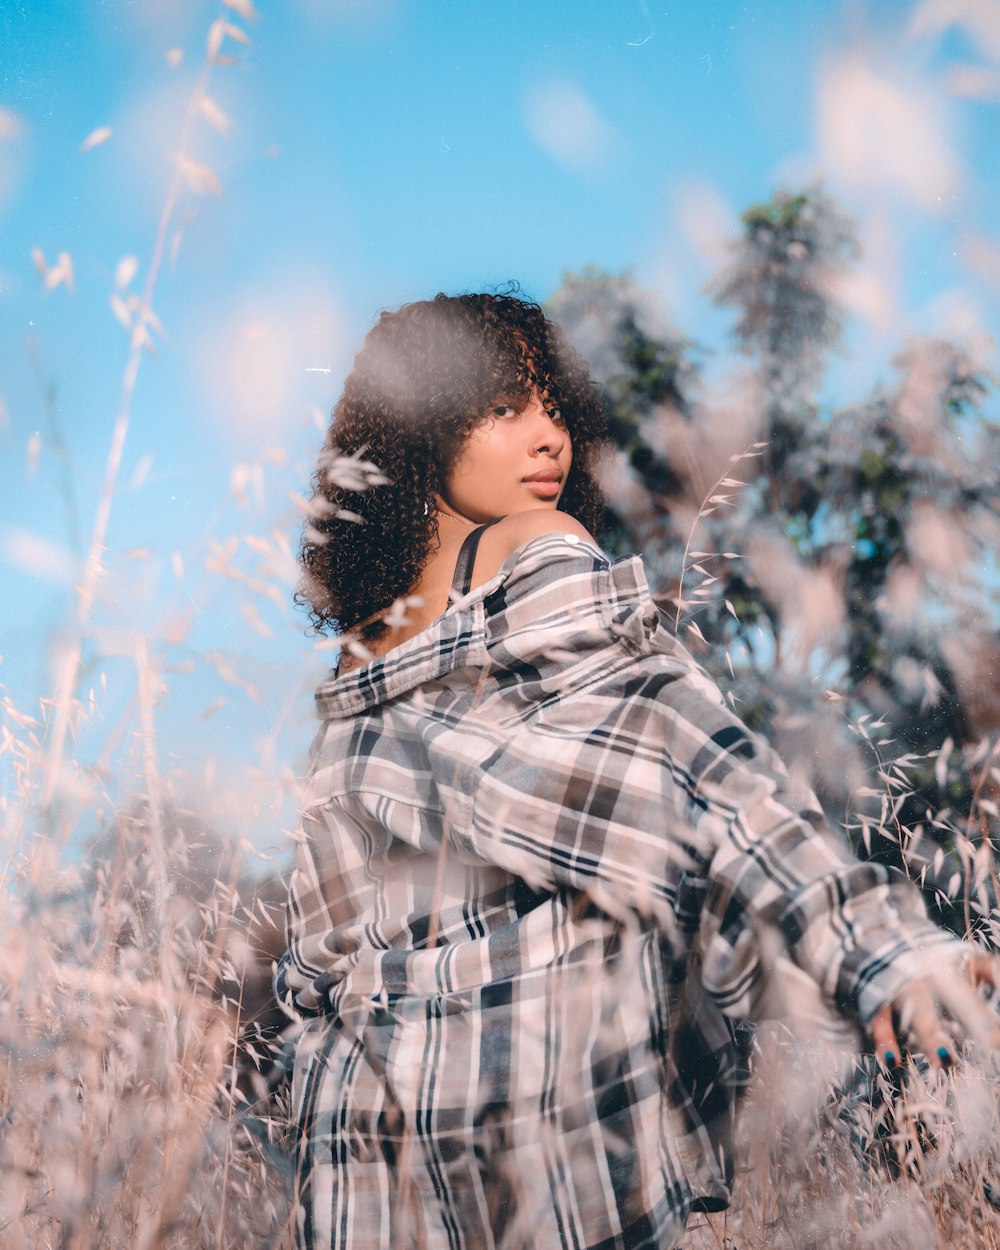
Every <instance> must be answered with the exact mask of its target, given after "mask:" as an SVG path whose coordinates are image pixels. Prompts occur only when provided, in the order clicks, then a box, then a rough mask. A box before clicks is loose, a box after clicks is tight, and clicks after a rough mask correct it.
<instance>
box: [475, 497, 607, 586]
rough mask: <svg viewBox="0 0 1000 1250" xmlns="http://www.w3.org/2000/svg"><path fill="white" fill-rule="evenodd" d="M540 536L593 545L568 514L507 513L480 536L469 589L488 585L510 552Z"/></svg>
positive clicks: (591, 538)
mask: <svg viewBox="0 0 1000 1250" xmlns="http://www.w3.org/2000/svg"><path fill="white" fill-rule="evenodd" d="M541 534H575V535H576V537H577V538H585V539H587V541H588V542H594V541H595V539H594V536H593V535H592V534H591V533H590V531H589V530H588V529H587V528H586V527H585V526H583V525H581V524H580V522H579V521H578V520H577V519H576V517H571V516H570V515H569V513H568V512H559V511H556V510H555V509H553V508H530V509H528V510H527V511H525V512H514V513H511V515H510V516H505V517H504V518H503V519H502V520H500V521H497V522H496V524H495V525H491V526H490V528H489V529H488V530H487V531H486V532H485V533H484V534H483V537H482V541H481V542H480V544H479V550H478V552H477V553H476V563H475V571H474V573H473V576H472V584H473V586H478V585H480V584H481V583H482V582H486V581H489V579H490V578H491V577H492V576H493V575H494V573H496V572H497V570H498V569H499V568H500V566H501V564H503V562H504V560H506V559H507V557H508V556H509V555H510V554H511V553H512V552H514V551H516V550H517V549H518V547H521V546H523V545H524V544H525V543H526V542H528V541H529V540H530V539H532V538H537V537H538V536H539V535H541Z"/></svg>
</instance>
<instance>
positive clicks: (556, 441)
mask: <svg viewBox="0 0 1000 1250" xmlns="http://www.w3.org/2000/svg"><path fill="white" fill-rule="evenodd" d="M572 463H573V448H572V445H571V443H570V438H569V431H568V430H567V429H566V423H565V422H564V421H563V419H562V416H561V415H560V413H559V409H558V408H555V407H553V406H552V405H551V404H550V403H549V402H548V401H546V400H545V399H544V398H543V397H542V395H540V394H539V392H538V391H537V390H533V391H532V392H531V395H530V397H529V398H528V400H527V402H526V403H525V404H524V405H523V406H522V407H514V406H512V405H510V404H499V405H497V406H496V407H495V408H491V409H490V410H489V412H488V413H487V414H486V419H485V420H484V421H483V422H482V423H481V424H480V425H477V426H476V427H475V428H474V429H473V431H472V433H471V434H470V435H469V437H468V439H467V441H466V443H465V446H464V447H463V448H462V450H461V452H460V453H459V455H458V459H457V460H456V461H455V463H454V465H452V468H451V471H450V473H449V474H448V477H447V480H446V483H445V490H444V492H443V502H444V505H445V507H446V508H447V509H448V510H449V511H450V512H454V513H456V514H457V515H458V516H460V517H465V518H466V519H467V520H469V521H475V522H476V523H477V524H482V523H483V522H485V521H495V520H498V519H499V518H500V517H505V516H510V515H511V513H514V512H525V511H527V510H528V509H529V508H557V507H558V506H559V500H560V498H561V497H562V493H563V490H564V489H565V486H566V478H567V476H568V474H569V469H570V465H571V464H572Z"/></svg>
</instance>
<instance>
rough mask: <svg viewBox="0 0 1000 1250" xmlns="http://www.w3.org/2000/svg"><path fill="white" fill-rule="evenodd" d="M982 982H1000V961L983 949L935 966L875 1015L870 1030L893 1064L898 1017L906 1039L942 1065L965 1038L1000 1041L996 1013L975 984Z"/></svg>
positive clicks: (996, 1044)
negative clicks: (942, 965)
mask: <svg viewBox="0 0 1000 1250" xmlns="http://www.w3.org/2000/svg"><path fill="white" fill-rule="evenodd" d="M983 985H989V986H992V987H993V988H994V989H995V988H997V987H998V986H1000V961H998V960H997V959H996V957H994V956H990V955H983V954H981V953H979V952H970V953H969V954H968V955H967V956H966V957H965V958H964V959H963V961H962V964H961V965H959V964H951V965H949V966H946V967H943V968H938V969H934V970H933V971H931V972H929V973H928V975H927V976H926V977H921V978H920V979H919V980H917V981H912V982H911V983H910V984H909V985H908V986H907V987H906V989H905V990H904V991H903V992H902V993H901V994H900V995H899V996H898V997H897V999H896V1000H895V1002H893V1003H892V1004H891V1005H889V1006H886V1007H883V1008H882V1010H881V1011H880V1012H878V1014H877V1015H876V1016H874V1017H873V1019H872V1023H871V1026H870V1027H871V1036H872V1042H873V1044H874V1046H875V1049H876V1051H877V1053H878V1054H880V1055H881V1056H882V1057H883V1059H884V1060H885V1062H886V1063H887V1064H888V1065H889V1066H890V1067H891V1066H892V1065H893V1063H894V1062H895V1061H896V1060H897V1059H898V1057H899V1053H900V1051H899V1045H898V1039H897V1037H896V1033H895V1029H894V1026H893V1022H894V1017H895V1018H898V1021H899V1032H900V1035H901V1036H902V1037H903V1038H904V1040H905V1041H906V1043H907V1044H908V1045H910V1046H912V1048H913V1049H915V1050H920V1051H922V1052H923V1053H924V1054H925V1055H926V1056H927V1058H928V1059H929V1060H930V1061H931V1063H933V1064H936V1065H937V1066H938V1067H947V1066H948V1065H949V1064H950V1063H952V1062H953V1061H954V1059H955V1055H956V1046H957V1045H959V1044H960V1043H962V1042H963V1041H965V1040H966V1039H969V1040H972V1041H975V1042H978V1043H980V1044H981V1045H983V1046H986V1047H990V1048H998V1047H1000V1024H998V1020H997V1015H996V1013H995V1011H994V1010H993V1008H992V1007H991V1006H990V1005H989V1003H987V1002H986V1001H985V1000H984V999H983V997H982V995H981V994H980V993H979V991H978V990H977V989H975V988H974V987H975V986H983ZM890 1052H891V1053H892V1058H891V1059H890V1057H889V1055H890Z"/></svg>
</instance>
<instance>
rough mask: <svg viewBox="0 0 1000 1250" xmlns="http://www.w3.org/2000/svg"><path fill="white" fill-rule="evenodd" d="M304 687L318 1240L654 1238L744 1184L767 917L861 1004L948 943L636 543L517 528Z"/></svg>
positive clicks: (301, 1113) (305, 1119)
mask: <svg viewBox="0 0 1000 1250" xmlns="http://www.w3.org/2000/svg"><path fill="white" fill-rule="evenodd" d="M317 705H318V710H319V714H320V717H321V719H322V726H321V729H320V731H319V733H318V735H317V738H316V741H315V744H314V748H313V756H312V764H311V771H310V777H309V782H308V788H307V798H306V803H305V807H304V811H303V816H302V824H301V830H300V835H299V836H300V842H299V844H298V848H297V857H296V864H295V868H294V871H293V874H292V881H291V887H290V900H289V912H288V942H289V947H288V952H287V954H286V956H285V957H284V959H283V960H282V962H281V964H280V966H279V969H278V974H277V989H278V993H279V996H280V997H281V998H282V999H283V1000H285V1001H287V1002H289V1003H290V1004H291V1005H293V1006H294V1007H295V1008H296V1009H297V1010H298V1011H299V1012H300V1013H302V1014H304V1015H306V1016H308V1017H311V1018H310V1019H309V1021H308V1023H307V1024H306V1026H305V1030H304V1032H303V1034H302V1036H301V1039H300V1041H299V1043H298V1050H297V1057H296V1063H295V1072H294V1079H293V1103H294V1107H295V1116H296V1122H297V1127H298V1131H299V1133H298V1143H299V1145H298V1149H299V1157H298V1167H299V1182H300V1191H301V1192H300V1209H299V1238H300V1244H301V1245H302V1246H303V1247H309V1248H311V1250H316V1248H319V1247H322V1248H324V1250H325V1248H326V1247H337V1250H388V1248H390V1247H399V1248H400V1250H410V1248H411V1247H414V1248H417V1247H419V1248H426V1250H439V1248H440V1250H445V1248H447V1250H486V1248H489V1247H503V1248H504V1250H516V1248H520V1247H546V1248H548V1247H552V1248H555V1247H562V1248H566V1250H571V1248H572V1250H597V1248H599V1247H600V1248H601V1250H605V1248H606V1250H611V1248H612V1247H615V1248H624V1247H630V1248H635V1250H638V1248H647V1247H648V1248H649V1250H653V1247H657V1248H661V1247H665V1246H669V1245H671V1244H673V1242H674V1240H675V1239H676V1238H677V1237H678V1236H679V1234H680V1232H681V1231H682V1229H683V1226H684V1222H685V1220H686V1217H687V1215H688V1213H689V1211H690V1210H692V1209H694V1208H695V1207H697V1206H701V1207H708V1208H712V1207H719V1206H722V1205H724V1203H725V1201H726V1197H727V1193H728V1185H729V1180H730V1172H731V1159H730V1154H729V1145H728V1143H729V1138H730V1132H731V1128H732V1118H733V1112H734V1109H735V1104H736V1100H737V1097H738V1094H739V1091H740V1089H741V1087H742V1085H743V1084H744V1083H745V1076H746V1073H745V1062H744V1058H745V1056H744V1053H743V1048H742V1047H741V1044H740V1042H741V1033H740V1030H739V1028H738V1026H737V1025H736V1024H735V1023H734V1022H736V1021H739V1020H740V1019H743V1018H749V1017H751V1016H753V1014H754V1012H755V1009H756V1008H757V1007H758V1006H759V1004H760V1000H761V997H762V995H763V993H764V991H765V990H766V988H767V970H768V968H769V967H770V966H771V963H770V961H765V960H764V959H762V956H761V950H762V945H766V943H765V939H764V936H763V935H765V934H777V935H779V937H780V943H781V946H782V948H783V949H785V950H786V951H787V953H788V954H789V955H790V957H791V959H792V960H794V962H795V963H796V964H797V965H798V967H799V968H800V969H801V970H802V971H803V972H804V973H805V974H807V976H808V978H809V979H810V980H811V981H812V982H814V983H815V985H816V986H818V987H819V991H820V992H821V994H822V996H823V998H824V999H825V1000H826V1002H827V1003H829V1004H830V1005H832V1006H835V1007H836V1008H837V1009H838V1010H839V1011H840V1012H841V1013H842V1014H846V1015H847V1016H848V1017H850V1018H855V1019H867V1018H869V1017H870V1016H871V1015H872V1014H874V1012H875V1011H877V1010H878V1008H879V1007H881V1006H882V1005H883V1004H884V1003H886V1002H888V1001H889V1000H890V999H892V998H893V997H895V995H896V994H897V993H898V991H899V989H900V988H901V986H902V985H903V984H904V982H905V981H906V980H908V979H910V978H911V977H913V976H915V975H917V974H918V972H919V965H920V960H921V958H922V957H924V956H925V955H926V952H927V950H928V949H929V948H930V947H931V946H932V945H933V946H938V945H943V944H945V943H948V942H949V941H952V940H953V939H951V938H949V937H948V936H947V935H945V934H944V933H943V932H941V931H940V930H938V929H937V928H936V927H935V926H934V925H932V924H931V923H930V922H929V921H928V920H927V919H926V917H925V915H924V911H923V907H922V904H921V902H920V899H919V896H918V894H917V892H916V891H915V890H914V889H913V888H912V887H911V886H910V885H909V884H908V883H907V882H906V881H904V880H903V879H902V878H901V877H899V876H898V875H896V874H894V873H893V872H892V870H890V869H886V868H884V867H880V866H875V865H862V864H859V863H858V862H857V861H855V860H854V859H853V858H852V857H851V855H850V854H849V852H848V851H847V850H846V848H845V847H844V846H843V845H842V844H841V842H840V841H839V839H838V838H837V837H836V836H835V835H834V834H833V832H832V831H831V830H830V829H829V828H828V827H827V826H826V825H825V824H824V822H823V819H822V815H821V813H820V812H819V810H818V807H817V805H816V802H815V799H814V798H813V797H812V795H811V794H809V793H793V792H792V786H791V783H790V782H789V780H788V777H787V775H786V774H785V771H784V769H783V768H782V767H781V765H780V763H779V762H778V761H776V759H775V757H774V756H773V754H772V753H771V752H770V750H769V748H768V747H767V746H766V745H764V744H763V743H761V742H760V741H759V740H758V739H756V738H755V737H753V736H752V735H751V734H750V733H749V732H748V731H747V729H746V728H745V727H744V726H743V725H742V724H741V723H740V721H739V720H738V719H737V718H736V717H735V716H734V715H733V714H732V713H731V712H730V711H729V710H728V709H727V708H726V706H725V705H724V703H723V701H722V699H721V697H720V695H719V693H718V690H717V689H716V687H715V686H714V685H713V684H712V682H711V681H710V680H709V679H708V678H707V676H706V675H705V673H704V672H703V670H701V669H700V668H699V666H698V665H697V664H696V663H695V661H694V660H693V659H692V658H691V656H690V655H689V654H688V653H687V652H686V651H685V649H684V648H683V647H682V646H681V645H680V644H679V643H678V642H677V641H676V639H675V638H674V637H673V636H672V635H671V634H670V633H668V631H667V630H666V629H664V627H663V625H662V624H661V622H660V620H659V617H658V614H657V611H656V608H655V606H654V604H653V602H652V600H651V598H650V594H649V590H648V587H647V585H646V581H645V578H644V575H643V572H642V565H641V563H640V561H639V560H638V559H637V558H636V557H630V558H628V559H624V560H617V561H613V562H612V561H610V560H609V559H608V558H607V557H606V556H605V555H604V554H603V553H602V552H601V551H600V550H599V549H598V548H596V547H595V546H593V545H592V544H590V543H588V542H586V541H581V540H579V539H577V538H576V537H575V536H572V535H563V534H550V535H545V536H543V537H540V538H536V539H533V540H532V541H531V542H529V543H527V544H525V545H524V546H523V547H522V548H521V549H520V550H519V551H517V552H515V553H514V555H512V556H511V557H510V559H509V560H508V561H507V562H506V563H505V564H504V566H503V567H502V568H501V569H500V571H499V573H498V574H497V575H496V577H494V578H493V579H492V580H491V581H489V582H488V583H486V584H485V585H484V586H482V587H479V588H478V589H477V590H475V591H473V592H472V593H471V594H468V595H465V596H464V597H463V598H462V599H460V600H459V601H458V602H457V603H456V604H454V605H453V606H452V608H451V609H450V610H449V611H448V612H447V613H446V614H445V615H444V616H443V617H441V618H440V619H439V620H437V621H436V622H434V623H433V624H432V625H431V626H429V627H428V628H427V629H425V630H423V631H422V632H421V633H419V634H417V635H416V636H415V637H414V638H412V639H410V640H409V641H408V642H406V643H404V644H403V645H402V646H400V647H398V648H396V649H394V650H393V651H391V652H390V653H389V654H388V655H386V656H385V657H383V658H379V659H376V660H375V661H373V662H372V663H370V664H368V665H367V666H365V667H364V668H361V669H359V670H355V671H353V672H351V673H349V674H347V675H345V676H344V677H342V678H339V679H335V680H333V681H331V682H329V683H328V684H326V685H324V686H322V687H321V688H320V689H319V691H318V692H317Z"/></svg>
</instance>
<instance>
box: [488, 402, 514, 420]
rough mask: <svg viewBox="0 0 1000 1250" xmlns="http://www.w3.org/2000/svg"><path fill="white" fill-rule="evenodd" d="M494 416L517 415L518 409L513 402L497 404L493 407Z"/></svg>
mask: <svg viewBox="0 0 1000 1250" xmlns="http://www.w3.org/2000/svg"><path fill="white" fill-rule="evenodd" d="M492 415H493V416H494V417H516V416H517V409H516V408H515V407H514V405H513V404H497V405H496V407H495V408H494V409H493V413H492Z"/></svg>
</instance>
